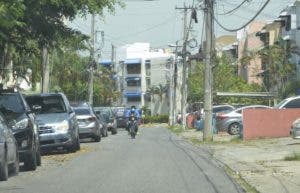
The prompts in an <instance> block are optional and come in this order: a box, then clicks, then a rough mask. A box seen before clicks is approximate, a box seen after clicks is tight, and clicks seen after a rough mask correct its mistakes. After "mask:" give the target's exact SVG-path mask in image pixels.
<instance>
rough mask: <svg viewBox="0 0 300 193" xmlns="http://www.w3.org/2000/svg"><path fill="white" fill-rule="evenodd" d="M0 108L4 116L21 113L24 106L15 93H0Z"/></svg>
mask: <svg viewBox="0 0 300 193" xmlns="http://www.w3.org/2000/svg"><path fill="white" fill-rule="evenodd" d="M0 110H1V112H2V113H3V114H4V115H5V116H6V115H8V114H20V113H23V112H24V111H25V108H24V106H23V103H22V102H21V100H20V98H19V97H18V96H17V95H16V94H0Z"/></svg>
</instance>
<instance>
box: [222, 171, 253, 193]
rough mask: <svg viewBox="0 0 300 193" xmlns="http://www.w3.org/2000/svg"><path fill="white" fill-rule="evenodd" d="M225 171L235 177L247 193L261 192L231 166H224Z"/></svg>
mask: <svg viewBox="0 0 300 193" xmlns="http://www.w3.org/2000/svg"><path fill="white" fill-rule="evenodd" d="M224 170H225V172H226V173H227V174H228V175H229V176H230V177H231V178H233V179H234V180H235V181H236V182H237V183H238V184H239V185H240V186H241V187H242V188H243V189H244V190H245V192H247V193H259V191H258V190H257V189H256V188H255V187H254V186H252V185H250V184H249V183H248V182H247V181H246V180H245V179H244V178H242V177H241V175H240V174H238V173H236V172H234V171H233V170H232V169H231V168H230V167H228V166H225V167H224Z"/></svg>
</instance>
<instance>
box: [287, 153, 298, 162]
mask: <svg viewBox="0 0 300 193" xmlns="http://www.w3.org/2000/svg"><path fill="white" fill-rule="evenodd" d="M284 161H300V153H296V152H294V153H293V154H292V155H289V156H286V157H285V158H284Z"/></svg>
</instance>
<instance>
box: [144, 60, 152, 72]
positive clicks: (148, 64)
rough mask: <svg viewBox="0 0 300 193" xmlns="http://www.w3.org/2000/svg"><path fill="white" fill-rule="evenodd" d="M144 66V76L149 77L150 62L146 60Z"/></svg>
mask: <svg viewBox="0 0 300 193" xmlns="http://www.w3.org/2000/svg"><path fill="white" fill-rule="evenodd" d="M145 65H146V76H151V61H150V60H146V61H145Z"/></svg>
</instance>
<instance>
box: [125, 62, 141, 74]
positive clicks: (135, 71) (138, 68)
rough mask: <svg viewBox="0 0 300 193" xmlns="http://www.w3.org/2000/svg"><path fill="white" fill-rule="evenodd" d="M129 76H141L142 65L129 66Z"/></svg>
mask: <svg viewBox="0 0 300 193" xmlns="http://www.w3.org/2000/svg"><path fill="white" fill-rule="evenodd" d="M127 74H141V65H140V64H129V65H127Z"/></svg>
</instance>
